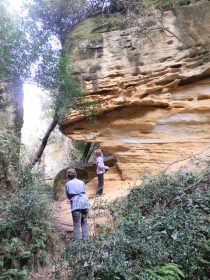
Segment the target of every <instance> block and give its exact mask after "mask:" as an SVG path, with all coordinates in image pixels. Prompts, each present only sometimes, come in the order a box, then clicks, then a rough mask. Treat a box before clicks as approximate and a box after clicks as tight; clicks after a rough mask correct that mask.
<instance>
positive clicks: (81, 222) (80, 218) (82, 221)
mask: <svg viewBox="0 0 210 280" xmlns="http://www.w3.org/2000/svg"><path fill="white" fill-rule="evenodd" d="M87 215H88V209H79V210H75V211H73V212H72V218H73V224H74V231H73V237H74V239H80V227H81V228H82V238H83V239H84V240H88V239H89V232H88V224H87Z"/></svg>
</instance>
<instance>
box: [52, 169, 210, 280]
mask: <svg viewBox="0 0 210 280" xmlns="http://www.w3.org/2000/svg"><path fill="white" fill-rule="evenodd" d="M209 183H210V175H209V173H205V175H203V177H202V178H198V176H196V175H195V174H192V173H188V174H181V173H179V174H177V175H176V176H174V177H172V176H169V175H167V174H165V173H161V174H159V175H157V176H151V175H147V176H144V178H142V186H141V188H140V186H138V187H134V188H133V189H132V190H131V192H130V194H129V195H128V196H127V198H126V199H125V200H124V201H116V202H115V203H114V204H113V205H111V206H110V211H111V213H112V217H113V223H114V226H113V230H112V231H111V232H110V231H109V232H108V233H106V232H103V233H102V234H99V235H96V236H95V237H93V238H92V240H90V241H89V242H72V243H71V244H70V245H69V246H68V247H67V249H66V251H65V254H64V260H66V261H67V262H68V264H69V266H68V269H67V268H66V267H65V269H67V270H68V272H67V274H68V277H69V278H68V279H74V280H76V279H80V280H82V279H85V280H88V279H103V280H106V279H107V280H108V279H109V280H110V279H126V280H128V279H129V280H135V279H141V280H156V279H157V280H160V279H161V280H175V279H188V280H193V279H200V280H201V279H202V280H205V279H209V278H208V277H209V268H208V266H209V263H210V258H209V250H210V243H209V236H210V227H209V220H208V218H207V215H208V214H209V201H210V192H209V189H208V185H209ZM63 263H64V262H63ZM57 279H58V278H57Z"/></svg>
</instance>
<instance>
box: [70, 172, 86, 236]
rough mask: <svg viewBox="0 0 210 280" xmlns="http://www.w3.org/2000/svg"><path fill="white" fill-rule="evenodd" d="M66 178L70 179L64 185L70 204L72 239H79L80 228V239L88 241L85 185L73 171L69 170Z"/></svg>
mask: <svg viewBox="0 0 210 280" xmlns="http://www.w3.org/2000/svg"><path fill="white" fill-rule="evenodd" d="M67 176H68V178H69V179H70V181H68V182H67V183H66V184H65V192H66V196H67V198H68V199H69V201H70V203H71V213H72V218H73V225H74V230H73V237H74V239H80V227H81V228H82V238H83V239H84V240H88V239H89V232H88V225H87V214H88V210H89V208H90V204H89V201H88V198H87V195H86V190H85V183H84V182H83V181H81V180H79V179H77V178H76V177H77V173H76V170H75V169H69V170H68V171H67Z"/></svg>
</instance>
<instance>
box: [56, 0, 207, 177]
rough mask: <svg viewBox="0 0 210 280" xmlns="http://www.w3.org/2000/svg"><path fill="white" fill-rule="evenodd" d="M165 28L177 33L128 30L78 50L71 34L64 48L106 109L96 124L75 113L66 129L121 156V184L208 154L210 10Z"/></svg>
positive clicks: (178, 17) (181, 16) (183, 15)
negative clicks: (190, 158) (184, 160)
mask: <svg viewBox="0 0 210 280" xmlns="http://www.w3.org/2000/svg"><path fill="white" fill-rule="evenodd" d="M163 22H164V26H165V27H166V28H168V30H169V31H170V32H167V31H166V30H165V31H160V30H154V31H153V32H150V34H148V36H147V37H146V36H145V35H143V34H142V33H138V31H137V29H136V28H129V29H126V30H115V31H112V32H107V33H102V34H100V38H97V39H96V38H94V39H92V40H91V39H86V40H85V38H82V37H80V38H77V40H75V41H74V44H71V46H70V44H69V40H70V38H71V34H69V38H67V41H66V44H65V46H64V47H65V50H66V51H67V52H71V55H72V57H73V62H74V64H75V72H76V74H77V77H78V79H80V80H83V81H85V84H86V88H87V90H88V92H89V98H90V99H96V100H99V101H100V104H101V107H100V109H99V112H98V120H97V122H96V123H91V122H88V121H87V120H85V119H84V118H82V116H80V115H78V114H77V113H76V112H72V114H71V115H70V116H69V117H68V118H67V119H66V120H64V121H63V122H62V123H61V126H60V128H61V130H62V132H63V133H64V134H65V135H68V136H69V137H71V138H74V139H82V140H85V141H88V142H91V141H92V142H97V143H99V144H100V146H101V147H102V148H103V149H104V150H106V151H108V152H110V153H112V154H114V155H115V156H116V157H117V166H116V172H117V173H118V175H119V174H120V178H121V179H122V180H127V179H128V180H131V179H132V178H134V177H135V176H137V175H138V174H139V173H141V172H143V171H145V170H152V171H157V170H160V169H162V168H167V167H168V166H169V165H173V163H175V162H177V161H179V160H182V159H187V158H189V157H190V156H192V155H193V154H197V153H200V152H202V151H204V150H205V149H207V148H208V147H209V139H210V134H209V127H210V36H209V28H210V3H209V2H206V1H204V2H198V3H196V4H194V5H189V6H183V7H180V8H178V9H177V10H176V11H168V12H166V13H165V14H164V18H163ZM73 32H74V31H73ZM208 77H209V78H208ZM204 78H205V79H204Z"/></svg>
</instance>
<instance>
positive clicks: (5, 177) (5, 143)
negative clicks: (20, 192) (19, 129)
mask: <svg viewBox="0 0 210 280" xmlns="http://www.w3.org/2000/svg"><path fill="white" fill-rule="evenodd" d="M19 149H20V139H19V138H18V137H17V136H15V135H14V132H13V131H12V130H9V129H7V130H6V129H2V130H1V131H0V187H5V186H10V185H11V181H12V178H13V177H14V173H15V172H16V171H17V169H18V160H19V156H18V154H19Z"/></svg>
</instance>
